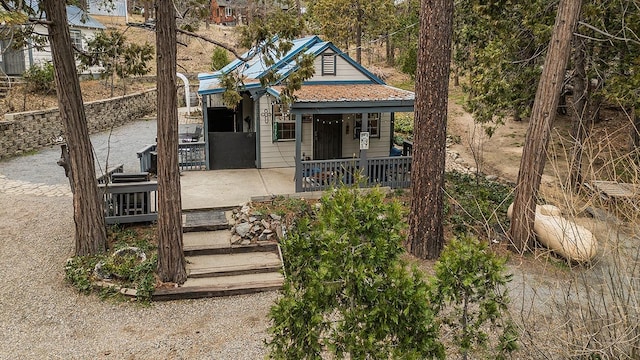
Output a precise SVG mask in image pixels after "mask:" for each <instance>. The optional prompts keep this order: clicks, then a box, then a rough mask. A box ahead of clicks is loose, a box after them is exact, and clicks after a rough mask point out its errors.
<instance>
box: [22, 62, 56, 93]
mask: <svg viewBox="0 0 640 360" xmlns="http://www.w3.org/2000/svg"><path fill="white" fill-rule="evenodd" d="M23 77H24V80H25V81H26V82H27V88H28V89H29V90H30V91H33V92H37V93H40V94H50V93H55V91H56V84H55V72H54V69H53V64H52V63H50V62H46V63H44V64H41V65H40V64H36V65H33V66H31V67H30V68H29V69H27V71H25V72H24V74H23Z"/></svg>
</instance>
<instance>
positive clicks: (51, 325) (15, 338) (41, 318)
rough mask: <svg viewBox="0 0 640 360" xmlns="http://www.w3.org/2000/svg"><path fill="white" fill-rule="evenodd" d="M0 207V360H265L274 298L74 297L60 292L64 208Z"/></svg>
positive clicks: (31, 202) (3, 200) (66, 232)
mask: <svg viewBox="0 0 640 360" xmlns="http://www.w3.org/2000/svg"><path fill="white" fill-rule="evenodd" d="M0 204H3V206H1V207H0V219H2V220H0V234H1V235H0V252H1V254H2V260H1V261H0V279H2V281H1V282H0V293H1V294H2V295H0V329H2V336H0V359H260V358H264V355H265V349H264V345H263V343H262V340H263V339H264V338H265V336H266V328H267V326H268V319H267V314H268V310H269V308H270V306H271V304H272V303H273V301H274V299H276V297H277V293H276V292H269V293H262V294H254V295H245V296H236V297H227V298H216V299H200V300H183V301H172V302H160V303H154V304H153V305H152V306H150V307H141V306H139V305H137V304H132V303H112V302H108V301H101V300H100V299H99V298H97V297H96V296H84V295H80V294H78V293H76V291H75V290H74V289H72V288H71V287H70V286H69V285H67V284H66V283H65V282H64V271H63V264H64V261H65V260H66V259H67V258H68V257H69V256H71V255H72V253H73V248H74V243H73V238H72V234H71V233H70V229H72V228H73V218H72V204H71V198H70V197H37V196H31V195H22V196H19V197H18V196H16V195H11V194H3V193H0ZM7 204H11V206H6V205H7Z"/></svg>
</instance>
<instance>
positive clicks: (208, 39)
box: [178, 29, 250, 61]
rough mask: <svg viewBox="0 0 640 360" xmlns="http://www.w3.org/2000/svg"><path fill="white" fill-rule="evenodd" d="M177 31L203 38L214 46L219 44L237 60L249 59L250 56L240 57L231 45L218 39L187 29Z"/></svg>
mask: <svg viewBox="0 0 640 360" xmlns="http://www.w3.org/2000/svg"><path fill="white" fill-rule="evenodd" d="M178 33H180V34H184V35H188V36H192V37H195V38H198V39H201V40H204V41H206V42H208V43H210V44H213V45H216V46H220V47H221V48H223V49H225V50H227V51H229V52H230V53H232V54H233V55H234V56H235V57H236V58H238V59H239V60H242V61H248V60H250V58H244V57H242V55H240V54H239V53H238V52H237V51H236V50H235V49H234V48H233V47H232V46H231V45H227V44H224V43H221V42H219V41H216V40H213V39H211V38H208V37H206V36H203V35H200V34H196V33H194V32H191V31H187V30H182V29H178Z"/></svg>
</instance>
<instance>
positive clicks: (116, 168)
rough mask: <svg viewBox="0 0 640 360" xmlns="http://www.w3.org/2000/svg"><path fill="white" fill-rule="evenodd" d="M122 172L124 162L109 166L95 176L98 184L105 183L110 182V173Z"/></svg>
mask: <svg viewBox="0 0 640 360" xmlns="http://www.w3.org/2000/svg"><path fill="white" fill-rule="evenodd" d="M123 172H124V164H118V165H116V166H110V167H109V168H107V171H106V172H105V173H104V174H102V175H99V176H96V179H97V180H98V184H106V183H110V182H111V175H113V174H121V173H123Z"/></svg>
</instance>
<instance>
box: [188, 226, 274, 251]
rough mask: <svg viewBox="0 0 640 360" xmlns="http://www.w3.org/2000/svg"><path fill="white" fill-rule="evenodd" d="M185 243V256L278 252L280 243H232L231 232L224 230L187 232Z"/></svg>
mask: <svg viewBox="0 0 640 360" xmlns="http://www.w3.org/2000/svg"><path fill="white" fill-rule="evenodd" d="M183 243H184V255H185V256H196V255H215V254H234V253H236V254H237V253H246V252H260V251H266V252H274V253H277V252H278V243H276V242H271V241H264V242H260V243H258V244H248V245H236V244H231V232H229V231H224V230H219V231H198V232H187V233H184V234H183Z"/></svg>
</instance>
